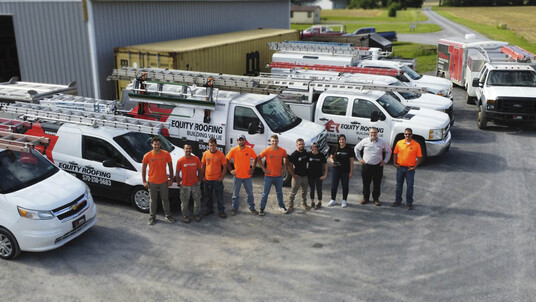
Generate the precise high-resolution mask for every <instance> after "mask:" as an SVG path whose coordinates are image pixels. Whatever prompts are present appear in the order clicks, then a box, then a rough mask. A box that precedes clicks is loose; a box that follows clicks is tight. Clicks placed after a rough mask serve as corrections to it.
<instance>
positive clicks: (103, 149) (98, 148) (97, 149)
mask: <svg viewBox="0 0 536 302" xmlns="http://www.w3.org/2000/svg"><path fill="white" fill-rule="evenodd" d="M82 158H84V159H87V160H91V161H98V162H100V163H102V162H103V161H105V160H107V159H110V158H114V159H115V160H116V161H117V163H118V164H122V165H123V166H130V163H128V161H127V159H126V158H125V157H124V156H123V155H121V153H119V151H117V149H115V148H114V147H113V146H112V145H111V144H110V143H108V142H106V141H104V140H102V139H99V138H96V137H91V136H83V137H82Z"/></svg>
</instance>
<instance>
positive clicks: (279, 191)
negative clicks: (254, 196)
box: [257, 134, 288, 216]
mask: <svg viewBox="0 0 536 302" xmlns="http://www.w3.org/2000/svg"><path fill="white" fill-rule="evenodd" d="M270 144H271V145H272V146H271V147H268V148H266V149H264V150H262V152H261V154H259V156H257V163H258V164H259V165H260V166H261V167H262V170H263V171H264V190H263V191H262V197H261V211H260V213H259V215H261V216H264V208H265V207H266V202H267V201H268V194H270V189H271V188H272V184H273V185H274V186H275V191H276V195H277V203H278V204H279V210H280V211H281V212H283V213H284V214H286V213H288V211H287V209H286V208H285V203H283V173H284V172H285V168H286V167H287V151H286V150H285V149H283V148H280V147H279V146H278V145H279V138H278V137H277V135H276V134H274V135H272V137H271V138H270ZM263 158H266V167H264V165H263V164H262V159H263Z"/></svg>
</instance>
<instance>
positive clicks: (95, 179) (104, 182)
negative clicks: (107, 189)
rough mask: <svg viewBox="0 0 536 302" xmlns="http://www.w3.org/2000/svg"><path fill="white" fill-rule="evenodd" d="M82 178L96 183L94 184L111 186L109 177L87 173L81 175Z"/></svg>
mask: <svg viewBox="0 0 536 302" xmlns="http://www.w3.org/2000/svg"><path fill="white" fill-rule="evenodd" d="M82 180H83V181H89V182H92V183H96V184H99V185H103V186H111V185H112V181H111V180H109V179H106V178H102V177H97V176H91V175H87V174H83V175H82Z"/></svg>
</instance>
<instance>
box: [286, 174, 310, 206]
mask: <svg viewBox="0 0 536 302" xmlns="http://www.w3.org/2000/svg"><path fill="white" fill-rule="evenodd" d="M308 186H309V179H308V178H307V176H298V178H294V177H293V178H292V188H291V190H290V196H289V200H290V203H289V206H291V207H294V198H295V197H296V193H298V190H299V189H300V188H301V196H302V203H307V187H308Z"/></svg>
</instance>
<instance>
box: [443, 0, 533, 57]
mask: <svg viewBox="0 0 536 302" xmlns="http://www.w3.org/2000/svg"><path fill="white" fill-rule="evenodd" d="M434 10H435V11H436V12H437V13H438V14H440V15H442V16H444V17H446V18H449V19H451V20H453V21H455V22H458V23H460V24H463V25H465V26H467V27H469V28H471V29H473V30H475V31H478V32H480V33H482V34H483V35H486V36H488V37H490V38H491V39H494V40H500V41H508V42H510V43H511V44H514V45H519V46H520V47H523V48H525V49H527V50H529V51H531V52H536V31H535V30H534V28H536V18H534V16H535V15H536V7H535V6H514V7H434ZM499 24H507V27H508V30H501V29H498V28H497V26H498V25H499Z"/></svg>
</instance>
